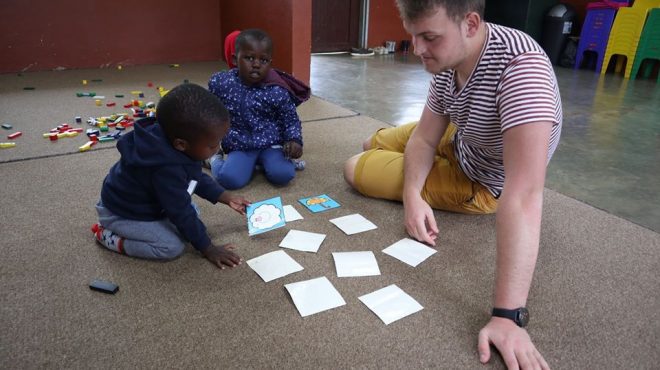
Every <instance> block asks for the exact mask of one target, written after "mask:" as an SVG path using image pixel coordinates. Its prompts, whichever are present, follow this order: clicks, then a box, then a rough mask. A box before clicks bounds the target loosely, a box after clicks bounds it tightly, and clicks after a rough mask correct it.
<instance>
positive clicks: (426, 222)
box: [403, 196, 438, 247]
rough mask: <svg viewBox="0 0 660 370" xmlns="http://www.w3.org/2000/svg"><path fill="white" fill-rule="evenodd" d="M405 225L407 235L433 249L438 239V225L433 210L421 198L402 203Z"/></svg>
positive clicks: (417, 197) (408, 199)
mask: <svg viewBox="0 0 660 370" xmlns="http://www.w3.org/2000/svg"><path fill="white" fill-rule="evenodd" d="M403 209H404V211H405V225H406V231H407V232H408V235H410V236H412V237H413V238H415V239H417V240H419V241H420V242H422V243H426V244H428V245H431V246H434V247H435V241H436V240H437V239H438V225H437V223H436V222H435V216H434V215H433V209H431V206H429V204H428V203H426V201H424V199H422V197H421V196H413V197H410V198H406V199H404V201H403Z"/></svg>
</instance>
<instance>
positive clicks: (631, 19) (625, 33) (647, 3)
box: [576, 0, 660, 78]
mask: <svg viewBox="0 0 660 370" xmlns="http://www.w3.org/2000/svg"><path fill="white" fill-rule="evenodd" d="M658 7H660V0H635V2H634V3H633V6H632V7H622V8H619V9H618V11H617V12H616V17H615V19H614V23H613V25H612V30H611V32H610V35H609V41H608V42H607V49H606V50H605V56H604V58H603V61H602V63H601V68H600V73H601V74H605V73H606V72H607V67H608V65H609V62H610V59H611V58H612V57H613V56H615V55H616V56H619V57H618V58H617V60H616V67H615V72H616V73H620V72H621V70H622V69H623V65H624V61H625V66H626V68H625V72H624V77H625V78H630V75H631V72H632V69H633V65H634V61H635V59H636V58H635V55H636V53H637V46H638V44H639V43H640V37H641V35H642V31H643V30H644V24H645V23H646V16H647V14H648V13H649V11H650V10H651V9H653V8H658ZM655 27H656V28H657V26H655ZM652 33H653V31H649V34H652ZM656 40H657V39H656ZM645 42H646V41H645ZM651 42H652V40H651ZM656 47H657V42H656ZM647 49H653V48H652V47H649V48H647ZM621 56H625V57H626V59H625V60H624V59H623V58H621ZM640 63H641V61H640ZM576 64H577V63H576ZM638 67H639V66H638ZM597 71H598V69H597Z"/></svg>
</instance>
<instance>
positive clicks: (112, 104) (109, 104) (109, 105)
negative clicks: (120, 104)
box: [105, 103, 117, 107]
mask: <svg viewBox="0 0 660 370" xmlns="http://www.w3.org/2000/svg"><path fill="white" fill-rule="evenodd" d="M115 105H117V103H108V104H106V105H105V106H106V107H114V106H115Z"/></svg>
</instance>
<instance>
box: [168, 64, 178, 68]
mask: <svg viewBox="0 0 660 370" xmlns="http://www.w3.org/2000/svg"><path fill="white" fill-rule="evenodd" d="M170 68H179V65H178V64H170Z"/></svg>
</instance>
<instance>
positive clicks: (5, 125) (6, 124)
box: [2, 123, 14, 130]
mask: <svg viewBox="0 0 660 370" xmlns="http://www.w3.org/2000/svg"><path fill="white" fill-rule="evenodd" d="M12 127H14V126H12V125H10V124H8V123H3V124H2V128H4V129H5V130H11V129H12Z"/></svg>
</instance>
